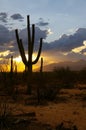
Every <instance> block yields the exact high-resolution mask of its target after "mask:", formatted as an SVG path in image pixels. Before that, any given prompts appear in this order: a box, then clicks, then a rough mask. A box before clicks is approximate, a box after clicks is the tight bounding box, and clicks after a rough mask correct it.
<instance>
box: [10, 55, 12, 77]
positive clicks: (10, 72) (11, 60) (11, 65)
mask: <svg viewBox="0 0 86 130" xmlns="http://www.w3.org/2000/svg"><path fill="white" fill-rule="evenodd" d="M10 73H11V75H12V74H13V56H11V63H10Z"/></svg>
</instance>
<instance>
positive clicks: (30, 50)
mask: <svg viewBox="0 0 86 130" xmlns="http://www.w3.org/2000/svg"><path fill="white" fill-rule="evenodd" d="M31 33H32V34H31ZM15 34H16V39H17V44H18V48H19V51H20V54H21V58H22V61H23V63H24V64H25V66H27V68H28V87H29V86H30V88H28V90H29V89H30V91H31V80H32V66H33V65H34V64H36V63H37V62H38V60H39V57H40V54H41V50H42V38H40V46H39V50H38V54H37V57H36V59H35V60H34V61H32V55H33V48H34V41H35V25H34V24H32V31H30V19H29V15H28V16H27V34H28V35H27V36H28V60H27V59H26V56H25V50H24V47H23V43H22V39H20V38H19V34H18V29H16V30H15ZM29 93H31V92H29Z"/></svg>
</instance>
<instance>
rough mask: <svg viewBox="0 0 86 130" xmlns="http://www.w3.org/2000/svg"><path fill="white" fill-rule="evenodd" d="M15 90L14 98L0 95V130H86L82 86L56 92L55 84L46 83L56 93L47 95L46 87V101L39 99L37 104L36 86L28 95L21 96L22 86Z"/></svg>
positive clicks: (85, 94)
mask: <svg viewBox="0 0 86 130" xmlns="http://www.w3.org/2000/svg"><path fill="white" fill-rule="evenodd" d="M49 80H50V79H49ZM39 84H40V83H39ZM15 86H16V87H15V88H18V92H17V93H15V94H14V95H9V94H7V93H3V91H2V90H3V89H1V91H0V127H1V130H2V129H4V130H5V129H6V130H7V129H11V130H14V129H16V130H17V129H21V130H24V129H26V130H40V129H41V130H86V84H84V83H76V84H74V86H73V87H69V88H68V86H67V87H61V88H60V89H58V87H57V86H58V84H57V82H56V80H55V81H53V83H52V81H51V80H50V81H48V82H47V83H46V86H48V87H49V86H52V87H53V89H54V90H55V91H57V93H55V97H53V96H52V94H51V93H53V90H52V89H51V91H52V92H51V93H50V95H49V90H50V88H49V89H47V87H46V88H45V90H46V91H47V95H48V96H50V97H47V96H45V97H43V95H42V96H41V95H40V101H39V100H38V93H36V92H37V91H36V88H37V87H36V84H33V92H32V94H31V95H28V94H26V93H25V88H26V85H25V84H22V85H20V84H19V83H18V84H16V85H15ZM34 86H35V87H34ZM54 86H55V87H54ZM42 91H44V90H42ZM42 91H41V90H40V91H39V92H40V93H41V92H42ZM51 96H52V98H51Z"/></svg>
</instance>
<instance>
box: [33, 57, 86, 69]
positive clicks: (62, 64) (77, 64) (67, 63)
mask: <svg viewBox="0 0 86 130" xmlns="http://www.w3.org/2000/svg"><path fill="white" fill-rule="evenodd" d="M62 67H64V68H66V67H69V68H70V70H76V71H78V70H82V69H84V68H86V61H85V60H82V59H81V60H79V61H76V62H72V61H65V62H59V63H52V64H48V65H45V66H44V67H43V71H53V70H54V69H55V68H57V69H59V68H62ZM37 70H39V69H36V70H35V71H37Z"/></svg>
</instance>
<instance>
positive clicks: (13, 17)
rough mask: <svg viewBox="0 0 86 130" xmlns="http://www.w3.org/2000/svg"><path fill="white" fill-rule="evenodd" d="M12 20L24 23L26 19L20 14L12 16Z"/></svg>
mask: <svg viewBox="0 0 86 130" xmlns="http://www.w3.org/2000/svg"><path fill="white" fill-rule="evenodd" d="M11 18H12V19H13V20H19V21H23V19H24V17H23V16H22V15H21V14H19V13H17V14H13V15H11Z"/></svg>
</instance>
